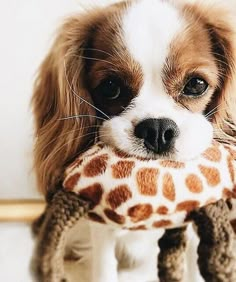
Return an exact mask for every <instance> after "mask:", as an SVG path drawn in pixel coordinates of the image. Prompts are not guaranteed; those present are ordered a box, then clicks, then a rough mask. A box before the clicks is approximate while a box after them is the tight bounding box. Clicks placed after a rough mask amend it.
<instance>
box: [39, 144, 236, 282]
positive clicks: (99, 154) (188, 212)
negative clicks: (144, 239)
mask: <svg viewBox="0 0 236 282" xmlns="http://www.w3.org/2000/svg"><path fill="white" fill-rule="evenodd" d="M235 176H236V151H235V150H234V148H232V147H230V146H223V145H220V144H218V143H214V144H213V145H212V146H211V147H210V148H208V149H207V150H206V151H205V152H204V153H203V154H202V155H201V156H200V157H198V158H196V159H194V160H191V161H188V162H179V161H170V160H145V159H139V158H137V157H133V156H128V155H126V154H124V153H122V152H120V151H117V150H116V149H114V148H110V147H108V146H105V145H103V144H101V143H99V144H97V145H95V146H93V147H92V148H91V149H89V150H88V151H87V152H85V153H84V154H82V155H81V156H80V157H79V158H77V159H76V160H75V161H74V162H73V163H72V164H71V165H70V166H69V167H68V169H67V170H66V172H65V180H64V183H63V189H60V190H59V191H58V193H57V194H56V195H55V196H54V198H53V200H52V202H51V203H50V204H49V205H48V207H47V210H46V213H45V215H44V218H43V219H44V220H43V223H42V224H41V229H40V231H39V236H38V238H39V239H38V244H37V247H36V253H35V257H34V271H35V274H36V277H37V278H38V281H61V278H62V277H64V272H63V256H62V253H61V252H60V250H61V249H62V247H63V246H64V245H63V244H64V243H63V242H64V237H65V235H66V232H67V230H68V229H69V227H72V226H73V225H75V223H76V222H77V221H78V220H79V218H80V217H81V216H85V217H87V218H88V219H90V220H93V221H96V222H99V223H101V224H107V225H112V226H113V227H114V228H122V229H129V230H140V229H142V230H146V229H155V228H166V229H167V230H166V232H165V234H164V236H163V238H161V239H160V241H159V247H160V254H159V262H158V271H159V278H160V281H167V282H171V281H182V277H183V267H182V260H183V253H184V250H185V245H186V242H185V241H186V239H185V235H184V234H185V226H186V225H187V224H188V223H189V222H190V221H193V222H194V223H195V225H196V227H197V231H198V235H199V237H200V244H199V248H198V254H199V268H200V272H201V274H202V276H203V277H204V279H205V281H207V282H211V281H212V282H213V281H222V282H223V281H225V282H226V281H228V282H233V281H236V258H235V255H234V252H233V249H232V248H233V247H232V245H233V244H232V241H233V239H234V233H233V229H232V227H231V225H230V222H229V218H228V213H229V210H230V208H231V204H230V201H228V200H229V199H231V198H236V177H235ZM66 210H68V212H66ZM41 219H42V218H41ZM41 221H42V220H41ZM58 226H59V227H58ZM206 228H207V229H206ZM205 230H207V232H205ZM45 242H46V243H47V244H46V245H45ZM220 255H221V256H223V257H224V258H225V259H224V260H222V259H219V258H220Z"/></svg>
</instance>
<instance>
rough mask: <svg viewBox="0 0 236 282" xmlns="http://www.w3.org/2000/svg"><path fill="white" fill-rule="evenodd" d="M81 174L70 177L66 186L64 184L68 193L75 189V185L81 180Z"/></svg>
mask: <svg viewBox="0 0 236 282" xmlns="http://www.w3.org/2000/svg"><path fill="white" fill-rule="evenodd" d="M80 176H81V174H80V173H79V172H77V173H75V174H73V175H72V176H70V177H69V178H68V179H67V180H66V182H65V184H64V188H65V189H66V190H68V191H72V190H73V189H74V188H75V185H76V184H77V182H78V181H79V179H80Z"/></svg>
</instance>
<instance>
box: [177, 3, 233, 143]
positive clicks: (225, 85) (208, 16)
mask: <svg viewBox="0 0 236 282" xmlns="http://www.w3.org/2000/svg"><path fill="white" fill-rule="evenodd" d="M177 3H178V4H177V5H181V6H182V11H183V13H184V14H185V15H188V16H189V15H190V16H191V17H192V18H193V20H194V21H195V24H199V23H201V24H203V25H204V27H205V28H206V30H207V32H208V35H209V38H210V41H211V51H212V54H213V56H214V58H215V62H216V64H217V66H218V69H219V82H220V83H219V87H218V89H217V90H216V92H215V94H214V96H213V98H212V99H211V102H210V104H209V105H208V107H207V110H206V114H207V113H210V112H211V111H212V112H211V114H210V116H211V120H212V122H213V125H214V126H215V128H216V130H215V137H216V138H217V139H219V141H221V142H227V143H228V142H229V143H236V138H235V136H236V110H235V109H236V69H235V64H236V6H235V4H233V2H230V1H219V0H204V1H199V0H191V1H189V0H188V1H186V0H178V1H177ZM175 4H176V3H175ZM234 6H235V11H234V10H233V8H234Z"/></svg>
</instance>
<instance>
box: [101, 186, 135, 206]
mask: <svg viewBox="0 0 236 282" xmlns="http://www.w3.org/2000/svg"><path fill="white" fill-rule="evenodd" d="M131 197H132V193H131V191H130V190H129V187H128V186H127V185H120V186H117V187H116V188H115V189H113V190H112V191H111V192H110V193H109V194H108V195H107V197H106V201H107V202H108V203H109V205H110V206H111V208H112V209H116V208H118V207H119V206H120V205H121V204H123V203H125V202H126V201H127V200H128V199H130V198H131Z"/></svg>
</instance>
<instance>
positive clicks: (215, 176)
mask: <svg viewBox="0 0 236 282" xmlns="http://www.w3.org/2000/svg"><path fill="white" fill-rule="evenodd" d="M199 169H200V171H201V173H202V174H203V175H204V176H205V178H206V180H207V183H208V185H210V186H216V185H218V184H219V183H220V173H219V170H218V169H216V168H213V167H206V166H203V165H199Z"/></svg>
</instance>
